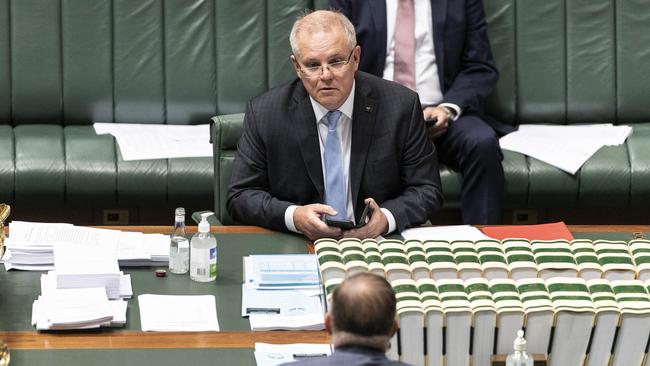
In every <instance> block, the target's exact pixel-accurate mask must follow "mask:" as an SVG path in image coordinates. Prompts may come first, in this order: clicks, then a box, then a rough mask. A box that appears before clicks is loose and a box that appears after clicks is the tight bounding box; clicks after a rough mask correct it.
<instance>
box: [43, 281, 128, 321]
mask: <svg viewBox="0 0 650 366" xmlns="http://www.w3.org/2000/svg"><path fill="white" fill-rule="evenodd" d="M126 308H127V306H126V301H123V300H117V301H109V300H108V297H107V296H106V291H105V290H104V289H103V288H99V287H97V288H82V289H55V290H52V291H49V292H48V293H47V294H45V293H44V294H43V295H41V296H39V298H38V299H37V300H35V301H34V303H33V305H32V324H33V325H35V326H36V329H38V330H55V329H56V330H64V329H87V328H98V327H100V326H121V325H124V324H125V323H126Z"/></svg>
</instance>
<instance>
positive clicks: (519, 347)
mask: <svg viewBox="0 0 650 366" xmlns="http://www.w3.org/2000/svg"><path fill="white" fill-rule="evenodd" d="M514 350H515V353H513V354H511V355H508V358H506V366H533V357H532V356H531V355H529V354H528V353H526V340H525V339H524V331H523V330H518V331H517V338H516V339H515V341H514Z"/></svg>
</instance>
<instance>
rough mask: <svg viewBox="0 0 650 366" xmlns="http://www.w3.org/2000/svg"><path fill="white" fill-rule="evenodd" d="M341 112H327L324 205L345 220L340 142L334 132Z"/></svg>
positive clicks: (345, 186)
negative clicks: (331, 208) (330, 207)
mask: <svg viewBox="0 0 650 366" xmlns="http://www.w3.org/2000/svg"><path fill="white" fill-rule="evenodd" d="M340 117H341V111H338V110H337V111H330V112H327V114H326V115H325V118H326V120H327V141H326V142H325V154H324V159H325V203H326V204H328V205H329V206H332V207H333V208H334V209H335V210H336V212H337V213H338V214H337V215H336V216H335V218H336V219H339V220H345V219H347V216H348V214H347V209H346V207H347V203H346V202H347V192H346V188H347V185H346V184H345V180H344V179H343V155H342V154H341V140H340V139H339V134H338V132H337V131H336V126H337V125H338V121H339V118H340Z"/></svg>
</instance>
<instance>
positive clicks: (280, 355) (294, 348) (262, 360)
mask: <svg viewBox="0 0 650 366" xmlns="http://www.w3.org/2000/svg"><path fill="white" fill-rule="evenodd" d="M330 354H332V346H331V345H329V344H310V343H295V344H268V343H255V362H256V363H257V366H276V365H280V364H283V363H286V362H292V361H298V360H301V359H305V358H311V357H325V356H329V355H330Z"/></svg>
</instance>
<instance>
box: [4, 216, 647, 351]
mask: <svg viewBox="0 0 650 366" xmlns="http://www.w3.org/2000/svg"><path fill="white" fill-rule="evenodd" d="M105 228H112V229H119V230H125V231H140V232H145V233H161V232H162V233H167V232H170V231H171V227H170V226H113V227H105ZM569 230H570V231H571V232H574V233H589V232H594V233H600V232H603V233H605V232H608V233H619V232H620V233H634V232H641V233H647V232H650V225H596V226H594V225H573V226H571V225H570V226H569ZM187 232H188V234H189V233H193V232H196V226H190V227H188V228H187ZM212 232H214V233H219V234H247V233H250V234H264V233H271V231H269V230H267V229H263V228H259V227H251V226H213V227H212ZM307 246H308V248H309V247H311V245H310V244H307ZM312 250H313V249H312ZM26 306H28V305H27V304H26ZM1 315H2V314H0V316H1ZM234 316H239V314H235V315H234ZM0 339H2V340H4V341H5V342H6V343H7V344H8V345H9V348H10V349H15V350H21V349H24V350H38V349H164V348H188V349H191V348H253V347H254V344H255V342H264V343H327V342H328V341H329V338H328V336H327V334H326V333H325V332H324V331H295V332H294V331H269V332H228V331H225V332H216V333H215V332H190V333H154V332H137V331H129V332H113V331H110V330H108V331H102V332H75V331H73V332H65V333H39V332H36V331H25V332H0Z"/></svg>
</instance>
